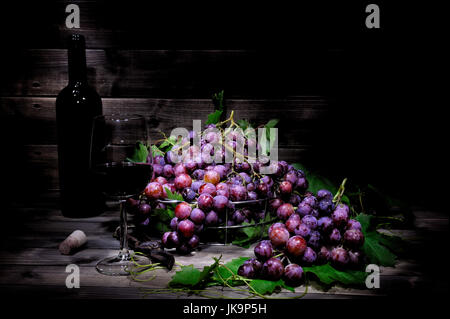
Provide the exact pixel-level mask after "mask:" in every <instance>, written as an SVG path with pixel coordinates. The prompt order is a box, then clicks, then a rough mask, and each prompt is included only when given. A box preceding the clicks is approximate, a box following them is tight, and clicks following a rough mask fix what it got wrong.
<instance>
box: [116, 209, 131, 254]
mask: <svg viewBox="0 0 450 319" xmlns="http://www.w3.org/2000/svg"><path fill="white" fill-rule="evenodd" d="M119 254H120V257H121V258H122V259H129V257H130V252H129V251H128V224H127V209H126V207H125V200H121V201H120V253H119Z"/></svg>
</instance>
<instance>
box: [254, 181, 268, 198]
mask: <svg viewBox="0 0 450 319" xmlns="http://www.w3.org/2000/svg"><path fill="white" fill-rule="evenodd" d="M269 188H270V187H269V186H268V185H267V184H265V183H261V184H259V185H258V187H257V188H256V192H257V193H258V194H259V196H261V197H267V192H268V191H269Z"/></svg>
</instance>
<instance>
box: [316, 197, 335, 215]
mask: <svg viewBox="0 0 450 319" xmlns="http://www.w3.org/2000/svg"><path fill="white" fill-rule="evenodd" d="M333 207H334V204H333V201H332V200H331V199H328V198H325V199H322V200H320V201H319V205H318V209H319V211H320V212H321V213H322V214H324V215H329V214H331V212H332V211H333Z"/></svg>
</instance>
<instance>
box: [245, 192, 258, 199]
mask: <svg viewBox="0 0 450 319" xmlns="http://www.w3.org/2000/svg"><path fill="white" fill-rule="evenodd" d="M257 199H258V194H257V193H256V192H248V193H247V200H257Z"/></svg>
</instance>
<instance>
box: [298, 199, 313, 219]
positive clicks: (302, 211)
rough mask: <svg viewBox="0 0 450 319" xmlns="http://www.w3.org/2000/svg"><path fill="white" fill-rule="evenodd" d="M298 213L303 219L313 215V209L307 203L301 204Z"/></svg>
mask: <svg viewBox="0 0 450 319" xmlns="http://www.w3.org/2000/svg"><path fill="white" fill-rule="evenodd" d="M296 212H297V213H298V214H299V215H300V216H301V217H303V216H306V215H309V214H311V212H312V207H311V206H309V205H308V204H305V203H303V202H301V203H300V204H299V205H298V207H297V210H296Z"/></svg>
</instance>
